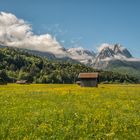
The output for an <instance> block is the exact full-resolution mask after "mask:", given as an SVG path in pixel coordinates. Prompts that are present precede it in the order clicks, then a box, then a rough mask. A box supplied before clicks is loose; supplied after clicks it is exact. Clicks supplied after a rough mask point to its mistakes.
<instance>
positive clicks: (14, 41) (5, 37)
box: [0, 12, 65, 56]
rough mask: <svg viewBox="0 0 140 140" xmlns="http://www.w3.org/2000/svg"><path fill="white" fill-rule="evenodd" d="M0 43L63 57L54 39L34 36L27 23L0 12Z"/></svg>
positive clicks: (59, 46)
mask: <svg viewBox="0 0 140 140" xmlns="http://www.w3.org/2000/svg"><path fill="white" fill-rule="evenodd" d="M0 42H1V44H5V45H7V46H11V47H18V48H25V49H30V50H38V51H42V52H45V51H46V52H53V53H54V54H56V55H57V56H59V55H65V52H64V51H63V47H62V46H61V45H60V43H59V42H58V41H57V40H56V38H55V37H52V36H51V35H50V34H43V35H35V34H34V33H33V32H32V27H31V25H30V24H29V23H27V22H25V21H24V20H22V19H18V18H17V17H16V16H15V15H13V14H11V13H5V12H0Z"/></svg>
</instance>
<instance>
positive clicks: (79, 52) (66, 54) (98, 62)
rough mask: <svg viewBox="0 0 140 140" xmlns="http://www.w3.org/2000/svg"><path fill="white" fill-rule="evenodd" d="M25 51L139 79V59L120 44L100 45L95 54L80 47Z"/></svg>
mask: <svg viewBox="0 0 140 140" xmlns="http://www.w3.org/2000/svg"><path fill="white" fill-rule="evenodd" d="M26 51H28V52H29V53H32V54H35V55H38V56H41V57H47V58H48V59H50V60H60V61H71V62H76V63H82V64H85V65H88V66H91V67H93V68H95V69H103V70H111V71H117V72H121V73H123V74H130V75H135V76H138V77H139V78H140V59H138V58H134V57H133V56H132V54H131V53H130V52H129V50H127V49H126V48H125V47H123V46H122V45H120V44H113V45H110V44H102V45H101V46H100V47H99V50H98V52H97V53H95V52H94V51H90V50H87V49H84V48H82V47H77V48H69V49H66V48H64V47H60V46H59V48H57V50H55V48H52V49H51V50H50V49H49V50H48V51H47V50H45V51H37V50H28V49H26Z"/></svg>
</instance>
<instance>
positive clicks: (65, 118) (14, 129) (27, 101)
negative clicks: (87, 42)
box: [0, 84, 140, 140]
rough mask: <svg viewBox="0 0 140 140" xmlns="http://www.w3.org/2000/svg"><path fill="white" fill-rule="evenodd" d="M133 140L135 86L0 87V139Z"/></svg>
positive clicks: (138, 118)
mask: <svg viewBox="0 0 140 140" xmlns="http://www.w3.org/2000/svg"><path fill="white" fill-rule="evenodd" d="M22 139H23V140H47V139H49V140H73V139H74V140H94V139H95V140H104V139H105V140H139V139H140V85H99V87H98V88H81V87H79V86H77V85H56V84H54V85H45V84H40V85H39V84H38V85H37V84H32V85H16V84H8V85H3V86H0V140H22Z"/></svg>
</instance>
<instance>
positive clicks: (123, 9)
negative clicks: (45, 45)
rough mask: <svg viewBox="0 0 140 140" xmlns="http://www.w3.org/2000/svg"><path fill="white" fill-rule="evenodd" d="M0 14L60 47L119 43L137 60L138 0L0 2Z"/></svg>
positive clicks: (139, 33)
mask: <svg viewBox="0 0 140 140" xmlns="http://www.w3.org/2000/svg"><path fill="white" fill-rule="evenodd" d="M0 11H4V12H10V13H13V14H15V15H16V16H17V17H18V18H22V19H24V20H25V21H28V22H29V23H30V24H31V25H32V27H33V32H35V33H37V34H44V33H50V34H52V35H53V36H56V38H57V40H59V41H60V42H61V43H62V44H63V46H64V47H66V48H69V47H73V46H75V45H81V46H83V47H84V48H87V49H91V50H96V48H97V46H99V45H100V44H102V43H111V44H113V43H120V44H122V45H123V46H125V47H126V48H128V49H129V50H130V51H131V52H132V54H133V55H134V56H135V57H140V0H22V1H21V0H12V1H9V0H0Z"/></svg>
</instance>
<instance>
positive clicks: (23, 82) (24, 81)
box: [16, 80, 27, 84]
mask: <svg viewBox="0 0 140 140" xmlns="http://www.w3.org/2000/svg"><path fill="white" fill-rule="evenodd" d="M26 82H27V80H19V81H16V83H17V84H26Z"/></svg>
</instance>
